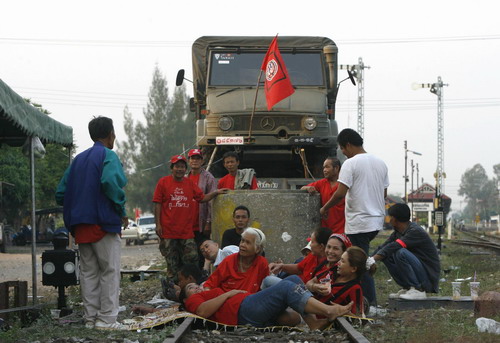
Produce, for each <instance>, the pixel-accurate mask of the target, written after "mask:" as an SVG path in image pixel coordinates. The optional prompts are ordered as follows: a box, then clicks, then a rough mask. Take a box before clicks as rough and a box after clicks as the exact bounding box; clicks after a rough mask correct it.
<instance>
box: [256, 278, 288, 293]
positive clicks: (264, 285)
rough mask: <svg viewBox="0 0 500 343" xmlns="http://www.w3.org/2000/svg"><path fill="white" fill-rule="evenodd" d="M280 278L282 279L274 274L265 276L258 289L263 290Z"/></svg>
mask: <svg viewBox="0 0 500 343" xmlns="http://www.w3.org/2000/svg"><path fill="white" fill-rule="evenodd" d="M282 280H283V279H281V278H279V277H277V276H276V275H269V276H266V277H265V278H264V280H262V284H261V285H260V289H262V290H264V289H266V288H269V287H272V286H274V285H276V284H277V283H278V282H280V281H282Z"/></svg>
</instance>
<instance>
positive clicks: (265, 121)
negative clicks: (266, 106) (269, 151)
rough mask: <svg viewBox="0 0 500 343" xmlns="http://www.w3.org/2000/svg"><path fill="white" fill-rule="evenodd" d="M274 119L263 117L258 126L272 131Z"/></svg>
mask: <svg viewBox="0 0 500 343" xmlns="http://www.w3.org/2000/svg"><path fill="white" fill-rule="evenodd" d="M274 125H275V124H274V119H273V118H270V117H264V118H262V120H261V121H260V126H261V127H262V128H263V129H264V130H268V131H270V130H272V129H274Z"/></svg>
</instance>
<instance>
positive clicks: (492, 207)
mask: <svg viewBox="0 0 500 343" xmlns="http://www.w3.org/2000/svg"><path fill="white" fill-rule="evenodd" d="M497 166H498V165H497ZM495 167H496V166H495ZM495 167H494V169H495ZM496 171H497V170H495V173H496ZM458 194H459V195H463V196H465V199H466V200H467V206H466V207H465V209H464V216H465V217H467V218H469V219H473V218H475V216H476V215H479V217H480V219H485V220H489V218H490V215H492V214H494V213H495V212H496V211H497V204H498V189H497V186H496V180H495V178H493V179H488V175H487V174H486V170H485V169H484V168H483V166H481V165H480V164H476V165H474V167H472V168H471V169H467V170H466V171H465V173H464V174H463V175H462V179H461V183H460V188H459V190H458Z"/></svg>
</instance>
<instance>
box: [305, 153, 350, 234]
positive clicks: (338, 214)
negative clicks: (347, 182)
mask: <svg viewBox="0 0 500 343" xmlns="http://www.w3.org/2000/svg"><path fill="white" fill-rule="evenodd" d="M339 173H340V161H339V160H338V159H337V158H335V157H327V159H326V160H325V162H324V163H323V175H324V176H325V178H324V179H321V180H319V181H316V182H313V183H310V184H308V185H307V186H304V187H302V188H301V189H305V190H307V191H308V192H309V193H310V194H315V193H319V194H320V196H321V206H324V205H325V204H326V203H327V202H328V200H330V198H331V197H332V195H333V194H334V193H335V191H336V190H337V188H338V187H339V183H338V182H337V180H338V178H339ZM344 225H345V201H344V199H342V200H341V201H340V202H339V203H338V204H336V205H335V206H333V207H331V208H330V210H329V211H328V217H327V218H326V219H325V218H324V217H322V218H321V226H324V227H328V228H330V229H331V230H332V233H344Z"/></svg>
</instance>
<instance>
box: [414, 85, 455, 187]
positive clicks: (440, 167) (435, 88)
mask: <svg viewBox="0 0 500 343" xmlns="http://www.w3.org/2000/svg"><path fill="white" fill-rule="evenodd" d="M444 86H448V84H445V83H443V80H442V79H441V76H438V81H437V82H436V83H414V84H413V86H412V88H413V89H418V88H430V91H431V93H434V94H436V95H437V97H438V104H437V105H438V106H437V167H436V173H435V174H434V177H435V178H436V186H437V187H436V196H441V194H443V193H444V179H445V178H446V173H445V172H444V124H443V123H444V121H443V87H444Z"/></svg>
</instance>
